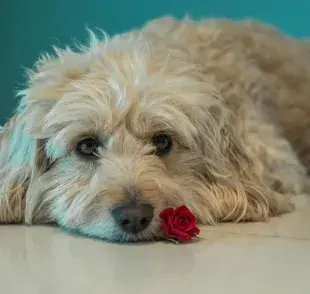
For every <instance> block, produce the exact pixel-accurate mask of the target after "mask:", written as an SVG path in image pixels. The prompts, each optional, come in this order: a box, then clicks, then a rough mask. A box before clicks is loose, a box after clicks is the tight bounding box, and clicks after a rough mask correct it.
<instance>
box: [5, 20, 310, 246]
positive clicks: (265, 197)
mask: <svg viewBox="0 0 310 294" xmlns="http://www.w3.org/2000/svg"><path fill="white" fill-rule="evenodd" d="M90 36H91V42H90V45H89V46H88V47H82V48H78V50H76V51H73V50H71V49H65V50H59V49H55V56H51V55H47V54H46V55H44V56H42V57H41V59H40V60H39V61H38V62H37V64H36V65H35V68H34V69H33V70H31V71H29V81H28V86H27V88H26V89H24V90H22V91H20V93H19V96H21V102H20V105H19V107H18V109H17V111H16V114H15V115H14V116H13V117H12V118H11V120H10V121H9V122H8V123H7V124H6V125H5V126H4V128H3V129H2V131H1V135H0V138H1V153H0V189H1V191H0V222H1V223H17V222H25V223H26V224H34V223H57V224H59V225H60V226H62V227H65V228H67V229H69V230H75V231H78V232H80V233H82V234H85V235H89V236H95V237H99V238H103V239H106V240H110V241H120V242H125V241H138V240H147V239H154V238H157V237H160V235H161V231H160V226H159V223H160V220H159V213H160V212H161V211H163V210H164V209H165V208H168V207H177V206H180V205H186V206H187V207H188V208H189V209H190V210H191V211H192V212H193V214H194V215H195V216H196V219H197V222H198V223H199V224H203V225H215V224H217V223H219V222H227V221H233V222H239V221H264V220H266V219H268V218H269V217H273V216H278V215H280V214H282V213H286V212H290V211H292V210H293V205H292V204H291V202H290V198H291V196H292V195H294V194H296V193H301V192H303V191H304V190H305V187H306V183H307V172H308V171H309V167H310V151H309V150H310V131H309V130H310V115H309V114H310V45H309V43H308V42H307V40H297V39H293V38H291V37H288V36H285V35H283V34H281V33H279V32H278V31H277V30H275V29H274V28H272V27H269V26H265V25H263V24H260V23H255V22H250V21H242V22H231V21H227V20H202V21H199V22H195V21H192V20H189V19H184V20H182V21H179V20H176V19H174V18H169V17H168V18H162V19H158V20H155V21H152V22H150V23H148V24H146V25H145V26H144V27H142V28H141V29H139V30H134V31H131V32H128V33H125V34H122V35H118V36H115V37H113V38H111V39H109V38H108V37H105V38H102V39H104V40H102V41H101V40H98V39H97V38H96V37H95V36H94V34H93V33H91V34H90Z"/></svg>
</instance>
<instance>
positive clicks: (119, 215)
mask: <svg viewBox="0 0 310 294" xmlns="http://www.w3.org/2000/svg"><path fill="white" fill-rule="evenodd" d="M112 216H113V218H114V220H115V222H116V223H117V225H118V226H119V227H120V228H121V229H122V230H123V231H124V232H126V233H138V232H141V231H143V230H145V229H146V228H147V227H148V226H149V224H150V223H151V221H152V219H153V217H154V211H153V207H152V206H151V205H149V204H126V205H123V206H119V207H117V208H115V209H113V210H112Z"/></svg>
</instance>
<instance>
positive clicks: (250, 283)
mask: <svg viewBox="0 0 310 294" xmlns="http://www.w3.org/2000/svg"><path fill="white" fill-rule="evenodd" d="M296 203H297V210H296V211H295V212H294V213H291V214H288V215H285V216H282V217H280V218H276V219H273V220H271V221H270V222H269V223H264V224H262V223H256V224H237V225H235V224H225V225H220V226H217V227H214V228H209V227H204V228H201V234H200V236H201V237H202V238H203V240H201V241H199V242H196V243H193V244H188V245H174V244H171V243H163V242H158V243H151V244H130V245H128V244H127V245H118V244H108V243H105V242H103V241H96V240H89V239H85V238H82V237H77V236H71V235H68V234H66V233H65V232H62V231H61V230H60V229H58V228H51V227H25V226H0V293H1V294H15V293H18V294H19V293H22V294H37V293H40V294H41V293H42V294H50V293H53V294H54V293H55V294H71V293H74V294H80V293H81V294H97V293H100V294H114V293H126V294H131V293H133V294H140V293H141V294H142V293H143V294H153V293H156V294H174V293H176V294H183V293H186V294H195V293H203V294H226V293H229V294H233V293H238V294H243V293H246V294H256V293H260V294H262V293H264V294H269V293H272V294H277V293H281V294H286V293H287V294H301V293H303V294H310V197H309V196H299V197H297V198H296Z"/></svg>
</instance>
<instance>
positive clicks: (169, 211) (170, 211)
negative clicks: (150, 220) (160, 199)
mask: <svg viewBox="0 0 310 294" xmlns="http://www.w3.org/2000/svg"><path fill="white" fill-rule="evenodd" d="M173 213H174V209H173V208H166V209H164V210H163V211H162V212H161V213H160V214H159V217H160V218H162V219H164V220H166V219H168V217H169V216H172V215H173Z"/></svg>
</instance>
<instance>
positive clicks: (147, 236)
mask: <svg viewBox="0 0 310 294" xmlns="http://www.w3.org/2000/svg"><path fill="white" fill-rule="evenodd" d="M61 226H62V228H64V229H65V230H66V231H68V232H71V233H73V234H77V235H84V236H87V237H91V238H94V239H101V240H104V241H107V242H115V243H131V242H148V241H156V240H158V239H161V238H162V237H163V235H162V233H161V231H160V229H159V226H158V225H156V224H153V223H151V224H150V226H149V227H148V228H146V229H145V230H143V231H142V232H139V233H127V232H124V231H123V230H121V229H120V228H119V227H118V226H117V225H116V224H109V226H107V225H100V224H92V223H90V224H83V225H79V226H76V227H68V226H67V225H64V224H62V225H61Z"/></svg>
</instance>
